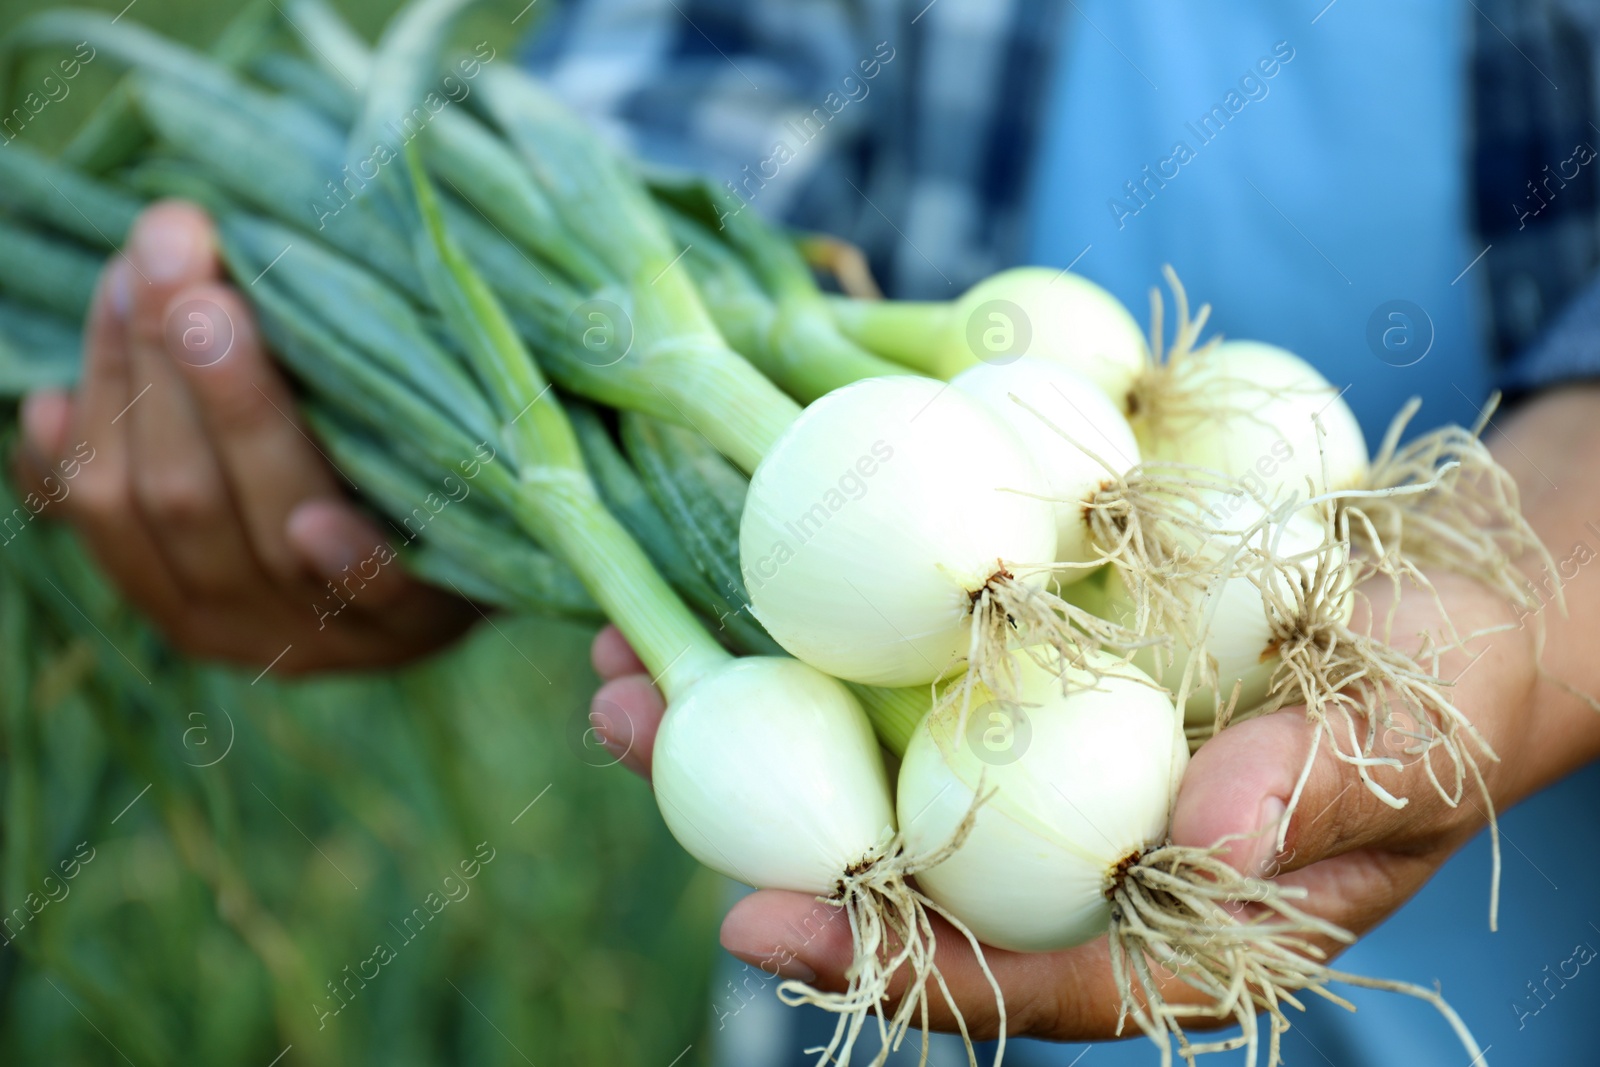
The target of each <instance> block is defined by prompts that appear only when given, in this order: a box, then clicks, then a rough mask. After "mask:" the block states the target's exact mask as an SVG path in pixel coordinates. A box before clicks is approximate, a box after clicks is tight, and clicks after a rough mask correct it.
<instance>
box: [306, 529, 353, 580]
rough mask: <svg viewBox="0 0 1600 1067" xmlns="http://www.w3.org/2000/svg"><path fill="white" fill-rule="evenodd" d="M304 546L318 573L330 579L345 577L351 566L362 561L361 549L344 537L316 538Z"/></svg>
mask: <svg viewBox="0 0 1600 1067" xmlns="http://www.w3.org/2000/svg"><path fill="white" fill-rule="evenodd" d="M304 548H305V551H306V554H307V555H309V556H310V557H311V565H312V566H313V567H315V568H316V570H317V573H318V574H320V575H321V576H322V577H324V578H327V579H328V580H330V581H332V580H333V579H335V578H342V577H344V575H345V572H346V571H347V570H348V569H349V568H351V567H353V566H355V565H356V564H357V563H359V562H361V551H360V550H359V549H358V548H356V546H355V545H353V544H351V543H350V542H349V541H346V540H344V539H342V538H337V537H326V536H324V537H318V538H314V539H312V540H310V541H309V542H308V543H306V544H305V545H304Z"/></svg>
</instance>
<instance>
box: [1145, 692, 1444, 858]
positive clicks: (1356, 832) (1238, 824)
mask: <svg viewBox="0 0 1600 1067" xmlns="http://www.w3.org/2000/svg"><path fill="white" fill-rule="evenodd" d="M1332 714H1336V713H1334V712H1330V715H1332ZM1337 714H1339V715H1341V718H1339V719H1336V720H1334V721H1333V723H1332V727H1333V728H1332V736H1329V732H1328V731H1327V730H1326V729H1322V728H1319V727H1317V726H1316V725H1314V724H1313V723H1311V722H1310V721H1308V720H1307V719H1306V716H1305V712H1304V709H1302V708H1298V707H1295V708H1285V709H1283V710H1282V711H1277V712H1274V713H1273V714H1271V715H1264V716H1262V717H1261V718H1259V719H1251V720H1248V721H1246V722H1242V723H1237V724H1235V725H1233V726H1229V727H1228V728H1227V729H1226V730H1224V731H1222V732H1221V733H1219V734H1218V735H1217V736H1216V737H1213V738H1212V739H1211V740H1209V741H1207V742H1206V743H1205V744H1204V745H1202V746H1201V747H1200V749H1199V751H1197V752H1196V753H1195V754H1194V758H1193V759H1192V760H1191V761H1190V763H1189V769H1188V771H1187V772H1186V773H1185V775H1184V778H1183V784H1182V786H1181V787H1180V788H1179V791H1178V803H1177V807H1176V809H1175V810H1174V812H1173V817H1172V837H1173V841H1174V842H1175V843H1177V844H1180V845H1190V846H1194V847H1197V848H1209V847H1211V846H1213V845H1216V844H1217V843H1218V842H1220V841H1223V840H1224V839H1227V838H1233V840H1231V841H1229V842H1228V843H1227V844H1226V845H1224V846H1223V859H1224V860H1226V861H1227V862H1228V863H1229V864H1231V865H1232V866H1233V867H1234V868H1235V869H1237V870H1238V871H1240V872H1241V873H1243V874H1247V875H1251V876H1254V877H1275V876H1276V875H1277V874H1279V873H1280V872H1282V871H1289V870H1296V869H1298V868H1300V867H1304V866H1306V865H1307V864H1310V863H1315V862H1316V861H1317V860H1321V859H1326V858H1327V857H1329V856H1336V855H1340V854H1341V853H1345V852H1349V851H1352V850H1354V849H1358V848H1364V847H1367V846H1369V845H1372V844H1374V843H1376V842H1380V841H1389V840H1392V839H1393V838H1394V837H1395V835H1396V834H1398V833H1400V832H1402V831H1404V832H1407V833H1413V832H1415V833H1417V834H1418V836H1419V837H1420V836H1422V834H1421V831H1422V830H1423V828H1424V827H1426V826H1427V825H1428V824H1430V823H1431V822H1432V816H1433V815H1435V814H1436V813H1437V810H1439V809H1440V808H1442V806H1443V801H1442V800H1440V799H1439V797H1438V793H1437V791H1436V790H1435V788H1434V786H1433V784H1432V782H1431V781H1430V780H1429V779H1428V775H1427V772H1426V769H1425V768H1422V767H1420V766H1418V764H1419V763H1420V762H1421V761H1420V760H1418V759H1415V758H1413V757H1407V756H1406V755H1404V753H1403V752H1401V751H1398V749H1399V745H1398V744H1387V745H1385V744H1378V745H1375V746H1374V748H1375V749H1382V748H1389V749H1396V750H1397V751H1396V752H1395V753H1394V755H1396V758H1398V759H1400V760H1401V762H1402V764H1403V765H1402V766H1401V767H1400V768H1390V767H1374V768H1371V769H1369V774H1370V775H1371V777H1372V778H1373V779H1374V780H1376V781H1377V782H1378V784H1380V785H1381V786H1382V787H1383V788H1384V789H1386V790H1388V791H1389V792H1390V793H1391V794H1392V795H1393V796H1394V797H1396V798H1398V799H1399V802H1400V804H1401V806H1400V807H1398V808H1397V807H1394V806H1392V805H1391V804H1390V803H1387V802H1385V801H1384V800H1383V799H1381V798H1380V797H1378V796H1377V795H1376V794H1375V793H1374V792H1373V790H1372V789H1371V788H1370V787H1369V786H1368V784H1367V783H1366V782H1363V781H1362V780H1361V776H1360V773H1359V771H1358V770H1357V768H1356V767H1355V766H1353V765H1351V764H1349V763H1346V762H1345V761H1344V760H1342V759H1340V758H1339V757H1338V755H1337V754H1336V753H1335V751H1334V747H1333V737H1337V738H1338V739H1339V743H1340V745H1341V747H1343V748H1345V749H1347V750H1348V748H1349V747H1350V745H1351V732H1350V725H1349V723H1348V722H1347V721H1345V720H1343V718H1342V713H1337ZM1361 730H1362V728H1361V727H1360V726H1359V725H1358V726H1357V728H1356V731H1355V735H1354V736H1355V737H1357V738H1360V737H1361V736H1362V733H1361ZM1319 733H1320V734H1321V735H1322V736H1321V737H1320V739H1319V737H1318V734H1319ZM1381 740H1384V741H1387V740H1388V739H1387V738H1384V739H1381ZM1313 746H1314V747H1315V748H1316V755H1315V759H1314V761H1313V763H1312V765H1311V771H1310V774H1309V775H1308V776H1307V778H1306V781H1305V784H1304V786H1303V787H1302V788H1301V791H1300V795H1299V797H1298V798H1295V796H1294V793H1295V785H1296V782H1297V781H1298V780H1299V778H1300V775H1301V774H1302V773H1303V771H1304V769H1305V763H1306V759H1307V757H1308V756H1309V755H1310V754H1311V752H1312V749H1313ZM1408 798H1409V799H1408ZM1291 799H1294V802H1295V804H1294V810H1293V811H1289V807H1288V806H1289V803H1290V801H1291ZM1286 817H1287V818H1288V820H1289V823H1288V826H1287V827H1286V828H1285V826H1284V820H1285V818H1286ZM1285 829H1286V830H1287V833H1286V834H1285ZM1280 836H1283V837H1284V848H1283V850H1282V852H1281V853H1280V851H1279V849H1278V841H1279V838H1280Z"/></svg>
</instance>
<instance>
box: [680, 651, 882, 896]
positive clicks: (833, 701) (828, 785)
mask: <svg viewBox="0 0 1600 1067" xmlns="http://www.w3.org/2000/svg"><path fill="white" fill-rule="evenodd" d="M652 777H653V782H654V786H655V794H656V801H657V803H658V804H659V805H660V807H661V815H662V817H663V818H664V819H666V822H667V827H668V829H670V830H671V831H672V836H673V837H675V838H677V839H678V842H679V843H680V844H682V845H683V847H684V848H685V849H687V850H688V851H689V853H690V854H691V855H692V856H694V858H695V859H697V860H699V861H700V862H701V863H703V864H705V865H706V866H707V867H710V868H712V869H713V870H716V871H720V872H721V873H723V874H725V875H727V876H728V877H730V878H734V879H737V880H738V881H741V882H744V883H746V884H748V885H753V886H758V887H760V888H763V889H792V890H797V891H800V892H804V893H815V894H818V895H824V896H825V895H828V894H831V893H833V892H834V891H835V889H836V888H837V886H838V884H839V880H840V878H841V877H842V876H843V874H844V872H845V871H846V869H847V868H848V867H849V866H850V865H851V864H854V863H858V862H860V861H861V860H862V859H863V858H866V857H868V856H870V855H872V854H874V852H875V850H879V849H881V848H882V847H883V846H884V845H885V843H886V842H887V841H888V839H889V838H890V837H891V836H892V834H893V831H894V812H893V810H892V808H891V801H890V792H889V783H888V779H887V777H886V775H885V772H884V768H883V759H882V757H881V756H880V754H879V750H878V742H877V740H876V739H875V738H874V737H873V733H872V727H871V725H870V724H869V723H868V721H867V718H866V715H865V713H863V712H862V710H861V705H860V704H858V703H857V702H856V699H855V697H854V696H852V695H851V693H850V691H849V690H848V689H846V688H845V687H844V685H843V684H841V683H840V682H838V681H835V680H834V679H832V678H829V677H828V676H827V675H825V674H823V673H821V672H820V671H817V670H814V669H812V668H810V667H807V666H806V665H805V664H803V663H799V662H797V661H795V660H791V659H782V658H776V657H751V658H748V659H741V660H736V661H734V662H732V663H730V664H728V665H727V666H726V667H723V668H722V669H720V670H718V671H717V672H716V673H714V674H712V675H710V676H708V677H706V678H704V679H702V680H700V681H699V682H697V683H695V685H694V686H693V687H691V688H690V690H689V691H688V692H687V693H686V694H684V696H682V697H681V698H680V699H679V700H677V701H676V702H674V703H673V705H672V707H671V708H670V709H669V710H668V711H667V714H666V717H665V718H664V719H663V720H662V723H661V730H660V732H659V733H658V734H657V735H656V744H655V754H654V772H653V776H652Z"/></svg>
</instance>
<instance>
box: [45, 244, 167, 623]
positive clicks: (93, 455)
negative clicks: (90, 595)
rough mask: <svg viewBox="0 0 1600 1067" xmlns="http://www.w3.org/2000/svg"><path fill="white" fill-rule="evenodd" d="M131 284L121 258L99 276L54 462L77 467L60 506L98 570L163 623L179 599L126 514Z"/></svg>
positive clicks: (149, 543) (152, 546)
mask: <svg viewBox="0 0 1600 1067" xmlns="http://www.w3.org/2000/svg"><path fill="white" fill-rule="evenodd" d="M137 278H138V276H137V274H136V273H135V271H134V268H133V265H132V264H131V263H130V262H129V261H128V259H127V258H125V257H123V258H117V259H113V260H112V261H111V264H110V265H109V266H108V267H107V268H106V270H105V271H104V272H102V274H101V276H100V284H99V287H98V288H97V289H96V291H95V296H94V300H93V302H92V303H91V305H90V308H89V320H88V323H87V325H86V327H85V330H84V359H83V377H82V380H81V383H80V385H79V387H78V392H77V395H76V396H75V397H74V398H73V400H72V403H71V405H70V419H69V428H68V430H67V433H66V436H65V437H63V438H60V439H59V440H60V442H61V449H60V450H59V451H58V452H57V453H56V457H55V458H56V459H57V461H58V462H66V461H67V460H68V458H69V457H68V452H69V451H70V452H71V454H72V456H76V457H77V458H78V459H79V460H81V468H80V469H78V473H77V477H76V478H75V479H74V481H73V485H72V491H71V493H70V494H68V496H67V497H66V498H65V500H64V501H63V502H62V503H63V507H64V509H65V514H66V515H67V516H68V517H69V518H70V519H72V520H73V522H74V524H75V525H76V526H77V528H78V530H79V532H80V533H81V534H82V536H83V538H84V540H85V541H86V542H87V543H88V545H89V549H90V551H91V552H92V553H93V554H94V556H95V558H96V559H97V560H98V561H99V563H100V565H101V567H103V568H104V569H105V570H106V572H107V573H108V574H109V576H110V577H111V578H112V580H113V581H114V582H115V583H116V584H117V585H118V586H119V587H120V588H121V589H122V590H123V592H124V593H126V594H127V596H128V598H129V599H130V600H132V601H133V603H134V604H136V605H137V606H138V607H140V608H141V609H142V610H143V611H144V612H145V613H146V614H148V615H151V616H153V617H155V618H157V619H169V618H171V617H172V616H173V615H174V613H175V612H176V611H177V610H178V607H179V606H180V605H181V604H182V600H183V598H182V595H181V593H180V592H179V589H178V587H177V584H176V582H175V581H174V579H173V577H172V575H171V574H170V573H169V571H168V570H167V567H166V564H165V562H164V560H163V558H162V554H161V552H160V550H159V548H158V547H157V545H156V543H155V541H154V539H153V538H152V537H151V535H150V532H149V530H148V529H147V528H146V526H145V524H144V521H143V519H142V518H141V517H140V516H139V515H138V513H137V510H136V509H135V507H134V503H133V494H132V490H131V486H130V478H129V469H130V468H129V450H128V437H127V428H128V427H127V420H126V418H125V417H124V416H125V414H126V412H127V410H128V404H129V401H130V398H131V392H130V389H129V352H128V342H127V330H126V324H127V318H128V316H129V314H130V313H131V312H132V309H133V287H134V285H135V284H137Z"/></svg>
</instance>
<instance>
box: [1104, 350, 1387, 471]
mask: <svg viewBox="0 0 1600 1067" xmlns="http://www.w3.org/2000/svg"><path fill="white" fill-rule="evenodd" d="M1166 374H1167V375H1169V376H1170V377H1169V380H1167V381H1165V382H1163V383H1162V386H1161V393H1162V395H1163V402H1161V403H1159V405H1158V406H1157V409H1156V411H1157V414H1155V415H1153V416H1151V417H1146V418H1138V417H1136V418H1135V420H1134V428H1135V430H1136V431H1137V432H1138V434H1139V443H1140V445H1141V446H1142V447H1143V449H1144V454H1145V456H1146V457H1147V458H1150V459H1162V460H1168V461H1171V462H1176V463H1188V464H1193V465H1195V466H1200V467H1210V468H1211V469H1213V470H1218V471H1221V472H1223V473H1224V474H1227V475H1229V476H1231V477H1236V478H1243V479H1245V480H1246V481H1247V482H1249V483H1251V484H1252V487H1253V488H1254V489H1256V491H1257V492H1258V493H1259V494H1260V495H1262V496H1264V497H1267V498H1269V499H1271V498H1276V497H1279V496H1286V495H1287V494H1288V493H1291V492H1293V493H1298V494H1300V496H1301V498H1302V499H1304V498H1305V496H1306V494H1307V491H1308V489H1307V486H1308V481H1307V480H1308V479H1309V480H1310V482H1309V484H1310V485H1311V486H1312V487H1314V488H1313V490H1312V491H1314V492H1315V493H1319V494H1320V493H1324V492H1328V491H1330V490H1339V489H1350V488H1355V487H1357V486H1359V485H1361V484H1362V483H1363V482H1364V480H1365V477H1366V473H1367V464H1368V457H1367V445H1366V439H1365V438H1364V437H1362V434H1361V425H1360V423H1358V422H1357V421H1356V417H1355V413H1354V412H1352V411H1351V410H1350V405H1348V404H1346V403H1345V401H1344V398H1343V397H1342V396H1340V395H1339V390H1337V389H1335V388H1334V387H1333V386H1332V385H1331V384H1329V382H1328V380H1327V379H1326V378H1324V377H1323V376H1322V375H1321V374H1319V373H1318V372H1317V370H1316V368H1314V367H1312V366H1311V364H1309V363H1307V362H1306V361H1305V360H1303V359H1301V358H1300V357H1299V356H1297V355H1295V354H1294V353H1293V352H1289V351H1287V350H1285V349H1282V348H1278V347H1276V346H1274V345H1269V344H1263V343H1261V342H1259V341H1225V342H1222V343H1221V344H1219V345H1217V346H1216V347H1215V348H1213V349H1211V350H1210V351H1207V352H1205V353H1203V354H1199V355H1193V356H1190V357H1188V358H1185V359H1182V360H1180V361H1179V362H1177V363H1174V364H1172V365H1171V367H1170V369H1169V370H1168V371H1167V372H1166ZM1314 417H1315V420H1316V421H1320V422H1321V424H1322V430H1323V433H1322V435H1321V436H1320V439H1319V435H1318V433H1317V425H1316V421H1314ZM1324 462H1326V464H1327V476H1326V478H1324V476H1323V464H1324Z"/></svg>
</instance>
